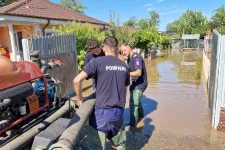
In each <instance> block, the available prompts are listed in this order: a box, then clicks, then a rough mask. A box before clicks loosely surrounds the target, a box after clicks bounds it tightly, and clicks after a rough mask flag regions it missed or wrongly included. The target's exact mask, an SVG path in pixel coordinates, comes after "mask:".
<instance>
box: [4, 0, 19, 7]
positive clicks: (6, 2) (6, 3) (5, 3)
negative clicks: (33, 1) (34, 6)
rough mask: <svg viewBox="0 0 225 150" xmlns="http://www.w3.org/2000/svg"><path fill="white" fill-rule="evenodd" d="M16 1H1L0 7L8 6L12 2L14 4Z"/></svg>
mask: <svg viewBox="0 0 225 150" xmlns="http://www.w3.org/2000/svg"><path fill="white" fill-rule="evenodd" d="M16 1H18V0H2V1H0V7H3V6H6V5H9V4H11V3H13V2H16Z"/></svg>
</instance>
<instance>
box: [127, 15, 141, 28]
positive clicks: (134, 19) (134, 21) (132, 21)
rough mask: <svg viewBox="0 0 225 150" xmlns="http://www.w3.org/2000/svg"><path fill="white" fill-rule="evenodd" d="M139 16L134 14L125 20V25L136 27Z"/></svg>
mask: <svg viewBox="0 0 225 150" xmlns="http://www.w3.org/2000/svg"><path fill="white" fill-rule="evenodd" d="M137 21H138V19H137V17H135V16H133V17H131V18H130V19H129V20H128V21H126V22H124V24H123V26H128V27H134V28H137Z"/></svg>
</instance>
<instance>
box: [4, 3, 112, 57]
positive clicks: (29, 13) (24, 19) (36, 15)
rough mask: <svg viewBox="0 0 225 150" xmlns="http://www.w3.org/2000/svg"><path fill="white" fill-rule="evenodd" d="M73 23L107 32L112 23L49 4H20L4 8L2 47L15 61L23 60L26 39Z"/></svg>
mask: <svg viewBox="0 0 225 150" xmlns="http://www.w3.org/2000/svg"><path fill="white" fill-rule="evenodd" d="M72 21H76V22H79V23H90V24H93V25H95V26H97V27H99V28H101V29H105V28H107V26H108V23H106V22H103V21H100V20H97V19H94V18H91V17H88V16H86V15H83V14H79V13H76V12H74V11H72V10H70V9H66V8H63V7H61V6H58V5H56V4H54V3H51V2H49V0H19V1H17V2H14V3H12V4H10V5H7V6H4V7H0V46H1V45H2V46H3V47H4V48H6V49H7V50H8V51H9V53H10V58H11V60H14V61H19V60H21V59H22V54H23V48H22V39H23V38H33V37H39V36H43V35H50V34H52V33H53V32H54V31H53V29H52V28H53V26H56V27H57V26H59V25H62V24H71V23H72Z"/></svg>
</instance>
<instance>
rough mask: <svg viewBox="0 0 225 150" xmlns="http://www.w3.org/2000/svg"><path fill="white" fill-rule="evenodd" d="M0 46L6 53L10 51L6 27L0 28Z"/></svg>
mask: <svg viewBox="0 0 225 150" xmlns="http://www.w3.org/2000/svg"><path fill="white" fill-rule="evenodd" d="M0 45H3V47H4V48H6V49H7V50H8V51H11V43H10V37H9V29H8V27H1V28H0Z"/></svg>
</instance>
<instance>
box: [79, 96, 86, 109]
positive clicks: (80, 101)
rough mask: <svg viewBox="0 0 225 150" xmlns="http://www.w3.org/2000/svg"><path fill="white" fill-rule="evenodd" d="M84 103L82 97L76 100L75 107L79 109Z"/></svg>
mask: <svg viewBox="0 0 225 150" xmlns="http://www.w3.org/2000/svg"><path fill="white" fill-rule="evenodd" d="M84 101H85V99H84V97H80V98H78V100H77V105H78V106H79V107H80V106H81V105H82V104H83V103H84Z"/></svg>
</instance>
